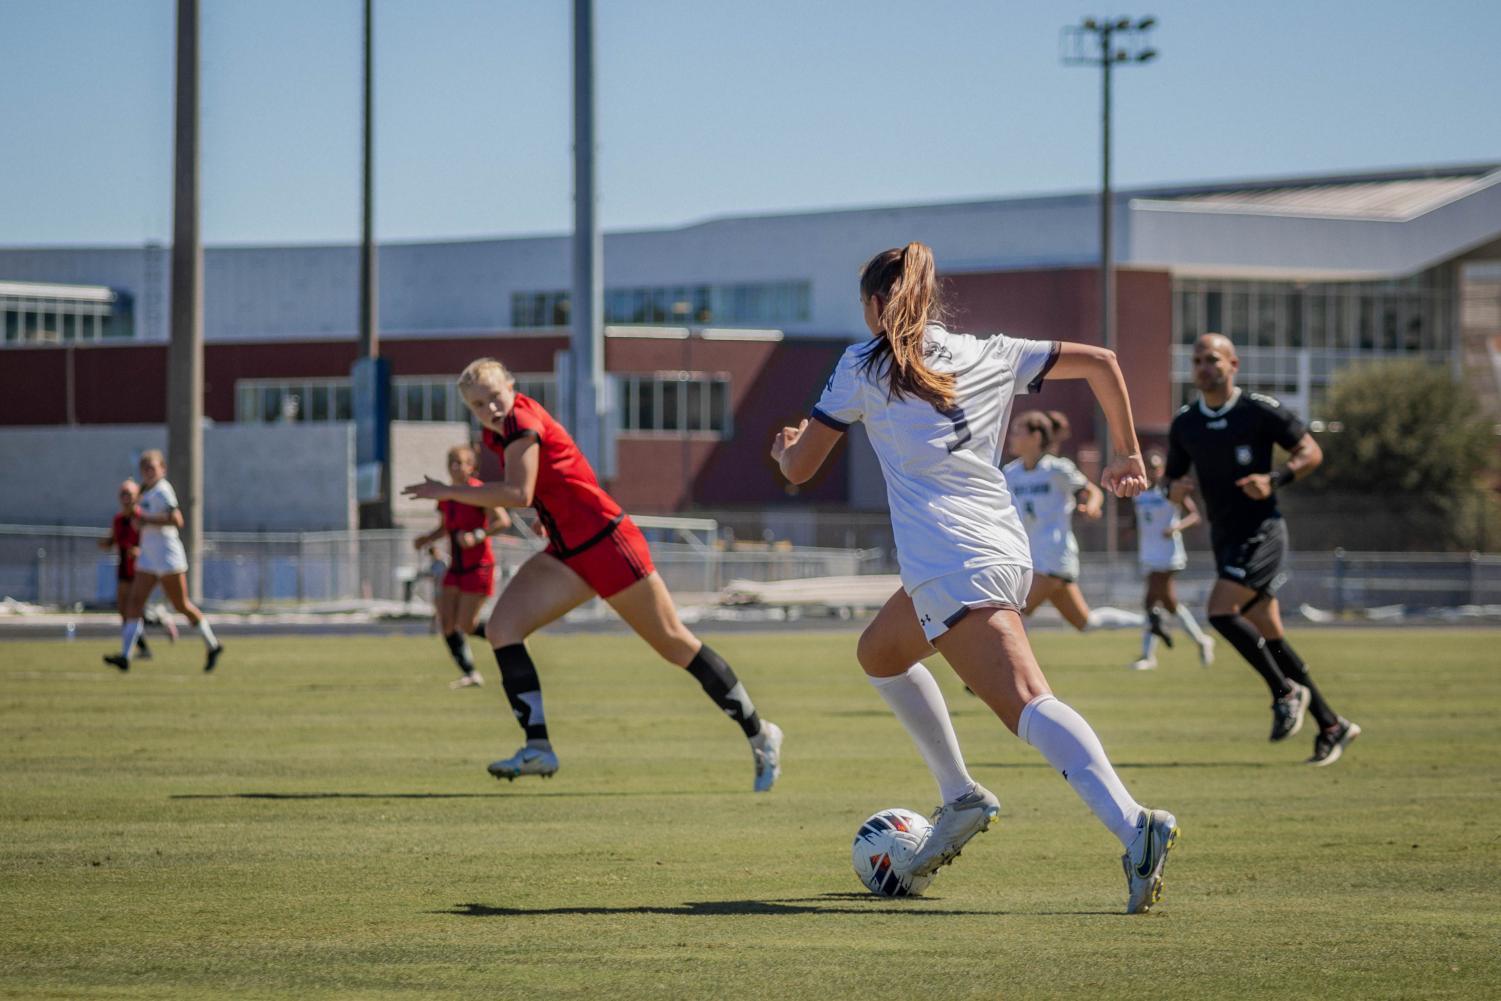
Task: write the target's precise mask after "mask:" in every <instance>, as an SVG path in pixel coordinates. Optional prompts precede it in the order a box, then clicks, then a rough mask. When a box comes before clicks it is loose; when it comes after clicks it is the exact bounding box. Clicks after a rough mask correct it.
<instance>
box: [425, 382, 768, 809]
mask: <svg viewBox="0 0 1501 1001" xmlns="http://www.w3.org/2000/svg"><path fill="white" fill-rule="evenodd" d="M459 392H460V393H461V394H462V395H463V397H464V402H465V404H467V405H468V407H469V410H470V412H471V413H473V414H474V416H475V418H476V419H477V420H478V421H479V423H480V425H481V426H482V427H484V429H485V434H484V443H485V447H486V448H489V449H490V450H491V451H492V452H494V453H495V454H496V455H497V456H499V457H500V462H501V469H502V473H503V475H504V479H503V480H501V481H499V482H495V483H482V484H480V485H479V486H471V485H468V484H463V485H453V484H448V483H441V482H439V481H438V480H434V479H432V478H428V479H427V480H426V482H423V483H417V484H413V485H411V486H408V487H407V488H405V490H404V491H403V492H404V493H405V494H407V495H408V496H411V497H424V498H428V499H430V500H452V501H457V502H459V503H462V504H469V505H473V506H475V507H479V508H492V507H504V508H524V507H529V508H532V509H534V510H535V511H536V512H537V517H538V519H539V520H540V521H541V522H542V525H543V527H544V529H545V530H546V534H547V539H548V544H547V548H546V549H545V550H543V551H542V552H540V553H535V554H533V555H532V556H531V558H529V559H528V560H527V561H526V562H525V563H523V564H522V565H521V567H520V569H518V570H517V571H516V575H515V576H514V577H512V578H511V579H510V581H509V582H507V584H506V586H505V588H504V589H503V590H502V591H501V594H500V599H499V600H498V601H496V603H495V608H494V610H493V611H492V612H491V613H490V622H489V624H488V626H486V635H487V636H488V637H489V640H490V644H491V646H493V647H494V648H495V660H496V663H498V664H499V665H500V678H501V683H502V684H503V685H504V686H505V690H506V698H507V699H508V700H509V701H510V703H511V710H512V711H513V712H514V713H515V714H516V719H517V721H518V722H519V723H520V724H521V727H522V729H523V730H524V731H525V733H526V744H525V745H524V746H523V747H521V748H520V749H519V750H518V751H517V752H516V753H515V754H514V755H512V756H511V757H509V758H504V759H502V760H500V761H496V762H493V763H491V765H490V774H492V775H494V776H495V777H496V778H507V779H515V778H516V777H518V776H521V775H542V776H548V775H552V774H553V773H554V772H556V771H557V770H558V757H557V754H556V753H555V752H554V751H553V747H552V742H551V741H550V739H549V738H548V732H547V722H546V718H545V716H544V714H543V709H542V683H541V681H540V680H539V679H538V677H537V669H536V666H535V665H534V664H533V663H532V658H531V655H530V654H528V653H527V649H526V639H527V637H528V636H530V635H531V634H532V633H534V632H536V631H537V630H538V629H541V628H542V627H543V626H545V625H547V624H548V623H549V622H552V621H554V620H556V619H559V618H561V617H562V616H563V615H565V614H566V613H568V612H569V611H571V610H572V609H574V608H576V607H578V606H579V605H582V604H583V603H584V602H586V601H588V600H589V599H590V598H593V597H594V596H595V595H598V596H599V597H601V598H603V599H604V600H605V601H606V602H608V603H609V605H610V607H611V608H613V609H614V610H615V612H616V614H618V615H619V616H620V617H621V618H622V619H624V620H625V622H626V624H627V625H629V626H630V627H631V628H632V629H633V630H635V631H636V635H638V636H640V637H641V638H642V639H644V640H645V641H646V642H647V643H648V644H649V645H650V646H651V648H652V649H653V650H655V651H656V652H657V653H658V654H660V655H661V656H662V657H663V659H665V660H667V661H668V662H670V663H672V664H675V665H677V666H678V667H681V668H684V669H685V670H687V672H688V673H689V674H690V675H692V676H693V678H694V680H695V681H697V682H698V683H699V684H700V685H701V686H702V687H703V689H704V692H705V693H706V694H707V695H708V696H709V698H711V699H712V700H713V701H714V704H715V705H716V706H718V707H719V708H720V710H722V711H723V712H724V714H725V715H726V716H728V717H730V719H732V720H734V721H735V722H736V723H737V724H739V726H740V729H741V732H743V733H744V734H745V737H746V740H747V741H749V742H750V748H751V756H752V758H753V760H754V762H755V782H754V785H753V788H754V789H755V791H757V792H765V791H766V790H768V789H770V788H771V787H772V785H773V783H775V782H776V779H777V776H778V775H779V774H780V772H781V746H782V731H781V730H780V729H779V728H778V727H777V725H776V724H775V723H770V722H766V721H763V720H762V719H761V717H760V715H758V714H757V712H756V707H755V706H754V705H753V704H752V703H751V699H750V696H749V695H747V694H746V691H745V686H744V685H743V684H741V683H740V680H739V678H737V677H736V675H735V672H734V670H733V669H732V668H731V667H730V665H729V664H728V663H726V662H725V660H724V658H723V657H721V656H720V655H719V654H717V653H716V652H714V650H713V649H711V648H710V647H709V646H708V645H706V644H705V643H703V642H702V641H700V640H699V639H698V637H696V636H694V635H693V633H692V632H690V631H689V630H688V627H687V626H685V625H683V622H682V620H681V619H679V618H678V613H677V609H676V607H674V605H673V603H672V595H671V594H669V593H668V591H667V585H666V584H664V583H663V582H662V577H661V575H660V574H658V573H657V571H656V568H655V567H653V566H652V561H651V552H650V550H649V549H648V548H647V545H646V539H645V537H644V536H642V534H641V530H640V529H638V528H637V527H636V524H635V522H633V521H631V519H630V518H629V517H628V516H627V515H626V513H625V512H624V511H623V510H621V507H620V505H619V504H617V503H616V502H615V500H614V498H612V497H611V496H610V495H609V494H607V493H605V491H604V490H603V489H601V488H600V485H599V481H598V479H596V478H595V475H594V470H593V468H591V467H590V465H589V461H588V459H586V458H585V457H584V454H583V453H582V452H581V451H579V448H578V446H577V445H576V444H575V443H574V441H573V438H572V437H571V436H570V435H569V434H568V432H567V431H566V430H564V429H563V426H562V425H561V424H559V423H558V422H557V421H556V420H554V419H553V417H552V415H551V414H549V413H548V412H547V411H546V410H544V409H543V408H542V405H541V404H540V403H538V402H537V401H536V400H533V399H532V398H531V397H529V396H527V395H525V394H524V393H518V392H517V391H516V383H515V380H514V379H512V378H511V374H510V372H508V371H507V370H506V368H505V366H504V365H502V364H501V363H500V362H498V361H496V360H495V359H493V358H481V359H478V360H477V361H474V362H471V363H470V365H469V367H467V368H466V369H464V371H463V373H462V374H461V375H460V376H459Z"/></svg>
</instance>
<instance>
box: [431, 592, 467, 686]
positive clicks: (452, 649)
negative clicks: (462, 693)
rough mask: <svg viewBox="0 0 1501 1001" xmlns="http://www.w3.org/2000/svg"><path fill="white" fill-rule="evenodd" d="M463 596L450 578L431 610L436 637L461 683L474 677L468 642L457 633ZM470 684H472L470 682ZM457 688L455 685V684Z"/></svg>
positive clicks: (460, 633)
mask: <svg viewBox="0 0 1501 1001" xmlns="http://www.w3.org/2000/svg"><path fill="white" fill-rule="evenodd" d="M463 598H464V594H463V592H462V591H460V590H459V587H458V584H457V583H454V582H453V579H452V577H450V579H449V580H446V581H444V583H443V588H442V590H440V591H439V592H438V600H437V602H436V604H435V605H434V608H433V613H434V615H435V616H436V617H437V620H438V635H440V636H442V637H443V645H444V646H446V647H448V656H449V657H451V658H453V662H454V664H455V665H457V667H458V669H459V680H460V681H463V680H464V679H465V678H469V677H471V676H473V675H474V673H475V672H474V658H473V657H471V656H470V654H469V642H468V640H466V639H465V638H464V634H463V633H462V632H461V631H459V622H460V621H461V616H460V614H459V606H460V604H461V602H462V601H463ZM471 684H472V682H471ZM455 687H457V684H455Z"/></svg>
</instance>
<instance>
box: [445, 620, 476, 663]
mask: <svg viewBox="0 0 1501 1001" xmlns="http://www.w3.org/2000/svg"><path fill="white" fill-rule="evenodd" d="M443 642H445V643H447V644H448V653H449V655H450V656H452V657H453V662H454V663H455V664H457V665H459V670H460V671H463V672H464V673H465V674H473V673H474V658H473V657H471V656H470V655H469V643H468V642H467V641H466V640H465V639H464V634H463V633H462V632H460V631H459V630H457V629H455V630H454V631H453V632H451V633H449V634H448V635H447V636H445V637H443Z"/></svg>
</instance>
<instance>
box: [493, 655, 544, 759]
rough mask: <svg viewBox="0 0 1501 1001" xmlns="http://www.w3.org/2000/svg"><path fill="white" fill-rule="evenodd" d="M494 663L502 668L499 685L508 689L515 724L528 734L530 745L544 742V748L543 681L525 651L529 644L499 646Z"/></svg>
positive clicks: (527, 738)
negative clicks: (535, 742) (534, 742)
mask: <svg viewBox="0 0 1501 1001" xmlns="http://www.w3.org/2000/svg"><path fill="white" fill-rule="evenodd" d="M495 663H496V664H498V665H499V666H500V683H501V684H502V685H503V686H505V690H506V699H507V701H509V702H510V703H511V712H512V713H514V714H515V715H516V722H518V723H520V724H521V729H522V730H523V731H525V733H526V742H527V744H529V745H530V744H532V741H542V742H543V745H544V746H545V745H546V742H547V718H546V717H545V716H544V715H543V713H542V679H540V678H538V677H537V667H536V665H535V664H533V663H532V658H531V655H530V654H529V653H527V652H526V644H524V643H512V644H511V645H509V646H502V647H496V648H495Z"/></svg>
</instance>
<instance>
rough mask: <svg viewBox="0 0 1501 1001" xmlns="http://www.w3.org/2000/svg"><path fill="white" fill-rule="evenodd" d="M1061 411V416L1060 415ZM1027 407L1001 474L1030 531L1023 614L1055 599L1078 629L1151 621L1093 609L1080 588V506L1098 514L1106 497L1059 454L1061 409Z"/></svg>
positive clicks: (1089, 515) (1063, 423) (1063, 424)
mask: <svg viewBox="0 0 1501 1001" xmlns="http://www.w3.org/2000/svg"><path fill="white" fill-rule="evenodd" d="M1055 414H1056V416H1055ZM1055 414H1048V413H1044V412H1043V411H1041V410H1028V411H1027V412H1026V413H1024V414H1020V415H1018V416H1017V418H1016V420H1014V421H1012V423H1011V433H1010V435H1009V438H1008V441H1007V444H1008V445H1009V446H1010V450H1011V452H1012V453H1013V454H1014V455H1015V456H1016V458H1015V459H1013V460H1011V461H1010V462H1008V463H1006V465H1005V466H1004V467H1003V468H1002V470H1001V472H1002V474H1003V475H1004V476H1005V477H1006V487H1007V489H1009V490H1010V491H1011V496H1012V498H1013V503H1014V504H1015V505H1016V509H1017V511H1018V513H1019V514H1020V515H1021V521H1022V527H1023V528H1024V529H1026V532H1027V545H1028V546H1029V548H1030V549H1031V553H1032V589H1031V591H1030V592H1029V593H1028V595H1027V603H1026V606H1025V607H1024V608H1023V609H1022V614H1023V615H1031V614H1032V613H1033V612H1035V611H1036V610H1037V609H1038V608H1039V607H1040V606H1041V605H1042V604H1043V602H1046V601H1050V602H1052V603H1053V607H1055V608H1057V609H1058V614H1060V615H1062V616H1063V620H1064V621H1065V622H1067V623H1068V624H1069V625H1071V626H1073V627H1074V628H1075V629H1078V630H1079V631H1081V632H1082V631H1084V630H1085V629H1090V628H1101V627H1104V628H1112V627H1128V626H1140V625H1142V624H1144V623H1145V622H1146V619H1145V618H1143V617H1142V616H1141V615H1138V614H1137V613H1135V612H1127V611H1124V610H1122V609H1119V608H1098V609H1091V608H1090V607H1089V602H1087V601H1085V600H1084V594H1083V592H1082V591H1080V590H1079V584H1078V581H1079V543H1078V541H1077V540H1075V538H1074V528H1073V517H1074V511H1075V510H1076V509H1077V510H1079V511H1081V512H1083V514H1084V516H1085V517H1086V518H1098V517H1099V516H1100V512H1101V511H1102V510H1103V507H1104V503H1105V495H1104V494H1103V493H1101V492H1100V488H1099V487H1097V486H1095V485H1094V484H1093V483H1091V482H1089V480H1088V479H1087V478H1086V477H1085V475H1084V474H1083V473H1081V472H1079V467H1078V466H1076V465H1074V464H1073V462H1072V461H1071V460H1069V459H1065V458H1064V457H1062V456H1061V455H1057V454H1055V453H1054V452H1053V451H1051V449H1052V448H1053V447H1054V445H1055V439H1054V435H1055V434H1057V433H1059V431H1060V430H1061V431H1062V433H1064V434H1067V433H1068V419H1067V418H1066V417H1064V416H1063V415H1062V414H1061V413H1056V412H1055Z"/></svg>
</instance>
